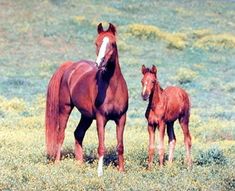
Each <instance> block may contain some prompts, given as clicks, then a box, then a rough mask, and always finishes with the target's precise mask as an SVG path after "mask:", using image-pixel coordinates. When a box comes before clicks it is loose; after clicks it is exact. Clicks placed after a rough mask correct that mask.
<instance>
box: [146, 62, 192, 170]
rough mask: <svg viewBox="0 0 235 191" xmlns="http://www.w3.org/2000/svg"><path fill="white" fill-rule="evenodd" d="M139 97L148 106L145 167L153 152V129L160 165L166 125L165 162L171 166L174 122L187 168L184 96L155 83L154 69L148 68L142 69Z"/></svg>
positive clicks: (187, 103) (180, 91) (188, 141)
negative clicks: (177, 122)
mask: <svg viewBox="0 0 235 191" xmlns="http://www.w3.org/2000/svg"><path fill="white" fill-rule="evenodd" d="M142 74H143V78H142V81H141V83H142V97H143V99H144V100H147V99H149V104H148V107H147V110H146V113H145V117H146V118H147V120H148V132H149V151H148V156H149V157H148V168H149V169H151V167H152V163H153V156H154V150H155V143H154V142H155V130H156V127H158V129H159V146H158V153H159V164H160V166H162V165H163V158H164V135H165V128H166V126H167V134H168V137H169V147H170V151H169V162H170V163H172V160H173V153H174V149H175V143H176V137H175V133H174V122H175V121H176V120H177V119H178V120H179V123H180V126H181V128H182V130H183V134H184V144H185V147H186V159H187V163H188V165H191V163H192V160H191V156H190V152H191V136H190V132H189V116H190V101H189V97H188V94H187V93H186V92H185V91H184V90H183V89H181V88H179V87H173V86H170V87H167V88H166V89H164V90H163V89H162V88H161V87H160V84H159V82H158V80H157V68H156V67H155V66H152V69H150V68H146V67H145V66H144V65H143V66H142Z"/></svg>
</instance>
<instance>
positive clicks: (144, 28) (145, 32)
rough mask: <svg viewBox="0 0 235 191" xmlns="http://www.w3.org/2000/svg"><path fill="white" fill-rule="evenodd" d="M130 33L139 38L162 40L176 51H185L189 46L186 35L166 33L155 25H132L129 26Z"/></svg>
mask: <svg viewBox="0 0 235 191" xmlns="http://www.w3.org/2000/svg"><path fill="white" fill-rule="evenodd" d="M128 32H129V33H130V34H131V35H133V36H135V37H137V38H145V39H162V40H164V41H166V42H167V43H168V45H169V47H172V48H176V49H184V48H185V47H186V45H187V42H186V39H187V36H186V35H185V34H183V33H169V32H165V31H162V30H161V29H159V28H158V27H155V26H153V25H143V24H132V25H129V26H128Z"/></svg>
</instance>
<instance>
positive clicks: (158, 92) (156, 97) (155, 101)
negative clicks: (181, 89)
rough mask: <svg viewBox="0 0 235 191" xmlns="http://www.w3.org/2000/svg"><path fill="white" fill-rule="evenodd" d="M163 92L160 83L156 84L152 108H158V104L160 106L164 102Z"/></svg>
mask: <svg viewBox="0 0 235 191" xmlns="http://www.w3.org/2000/svg"><path fill="white" fill-rule="evenodd" d="M162 92H163V89H162V88H161V87H160V85H159V84H158V82H156V83H155V85H154V87H153V92H152V94H151V96H150V106H151V107H153V108H154V107H156V105H157V104H159V103H160V102H161V101H162Z"/></svg>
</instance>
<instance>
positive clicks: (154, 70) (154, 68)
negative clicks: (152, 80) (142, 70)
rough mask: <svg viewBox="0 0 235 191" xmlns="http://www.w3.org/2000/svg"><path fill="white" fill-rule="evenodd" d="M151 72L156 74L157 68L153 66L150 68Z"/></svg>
mask: <svg viewBox="0 0 235 191" xmlns="http://www.w3.org/2000/svg"><path fill="white" fill-rule="evenodd" d="M151 72H152V73H154V74H157V67H156V66H155V65H153V66H152V70H151Z"/></svg>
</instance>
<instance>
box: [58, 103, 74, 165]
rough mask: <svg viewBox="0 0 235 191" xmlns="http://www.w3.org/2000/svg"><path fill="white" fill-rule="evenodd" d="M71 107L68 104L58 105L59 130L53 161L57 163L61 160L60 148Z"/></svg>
mask: <svg viewBox="0 0 235 191" xmlns="http://www.w3.org/2000/svg"><path fill="white" fill-rule="evenodd" d="M72 108H73V107H72V106H71V105H68V104H64V105H63V106H62V105H60V111H59V129H58V132H57V133H58V134H57V153H56V158H55V161H56V162H58V161H59V160H60V158H61V147H62V144H63V142H64V132H65V128H66V125H67V121H68V119H69V115H70V113H71V111H72Z"/></svg>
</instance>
